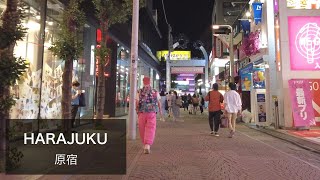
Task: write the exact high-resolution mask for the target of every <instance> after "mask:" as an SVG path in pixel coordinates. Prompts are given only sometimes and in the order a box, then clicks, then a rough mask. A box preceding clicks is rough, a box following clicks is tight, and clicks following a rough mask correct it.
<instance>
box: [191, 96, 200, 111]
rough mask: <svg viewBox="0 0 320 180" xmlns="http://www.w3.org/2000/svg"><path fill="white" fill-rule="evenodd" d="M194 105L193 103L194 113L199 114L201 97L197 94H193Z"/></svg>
mask: <svg viewBox="0 0 320 180" xmlns="http://www.w3.org/2000/svg"><path fill="white" fill-rule="evenodd" d="M192 105H193V113H194V114H197V111H198V106H199V98H198V97H197V95H196V94H193V96H192Z"/></svg>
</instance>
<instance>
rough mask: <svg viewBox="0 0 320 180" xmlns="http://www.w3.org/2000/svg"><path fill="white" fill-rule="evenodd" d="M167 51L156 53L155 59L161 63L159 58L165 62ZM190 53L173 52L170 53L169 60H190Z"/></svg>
mask: <svg viewBox="0 0 320 180" xmlns="http://www.w3.org/2000/svg"><path fill="white" fill-rule="evenodd" d="M168 54H169V51H167V50H165V51H157V58H158V59H159V60H160V61H161V58H163V59H164V61H165V60H166V58H167V56H168ZM190 59H191V51H173V52H171V53H170V60H190Z"/></svg>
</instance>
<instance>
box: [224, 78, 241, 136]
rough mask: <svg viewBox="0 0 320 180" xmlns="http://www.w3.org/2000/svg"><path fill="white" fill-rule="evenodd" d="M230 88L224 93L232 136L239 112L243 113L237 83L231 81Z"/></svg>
mask: <svg viewBox="0 0 320 180" xmlns="http://www.w3.org/2000/svg"><path fill="white" fill-rule="evenodd" d="M229 88H230V90H229V91H228V92H226V93H225V94H224V107H225V111H226V113H227V117H228V120H229V129H230V135H229V137H230V138H232V137H233V135H234V133H235V131H236V119H237V114H238V113H241V109H242V108H241V107H242V102H241V97H240V95H239V93H238V92H237V91H236V88H237V86H236V84H234V83H229Z"/></svg>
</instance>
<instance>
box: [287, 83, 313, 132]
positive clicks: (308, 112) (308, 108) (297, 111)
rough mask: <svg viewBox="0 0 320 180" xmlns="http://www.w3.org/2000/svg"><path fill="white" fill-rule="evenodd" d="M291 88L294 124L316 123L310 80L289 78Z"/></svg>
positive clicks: (305, 125)
mask: <svg viewBox="0 0 320 180" xmlns="http://www.w3.org/2000/svg"><path fill="white" fill-rule="evenodd" d="M289 89H290V97H291V106H292V113H293V120H294V126H295V127H309V126H310V125H314V124H315V121H314V110H313V107H312V93H311V90H310V85H309V80H308V79H291V80H289Z"/></svg>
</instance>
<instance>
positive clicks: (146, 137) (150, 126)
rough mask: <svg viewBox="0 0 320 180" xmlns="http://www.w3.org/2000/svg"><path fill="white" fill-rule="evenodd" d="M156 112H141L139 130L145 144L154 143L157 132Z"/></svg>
mask: <svg viewBox="0 0 320 180" xmlns="http://www.w3.org/2000/svg"><path fill="white" fill-rule="evenodd" d="M156 117H157V116H156V113H154V112H149V113H139V115H138V118H139V132H140V138H141V141H142V143H143V144H148V145H152V144H153V141H154V137H155V134H156V126H157V118H156Z"/></svg>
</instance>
